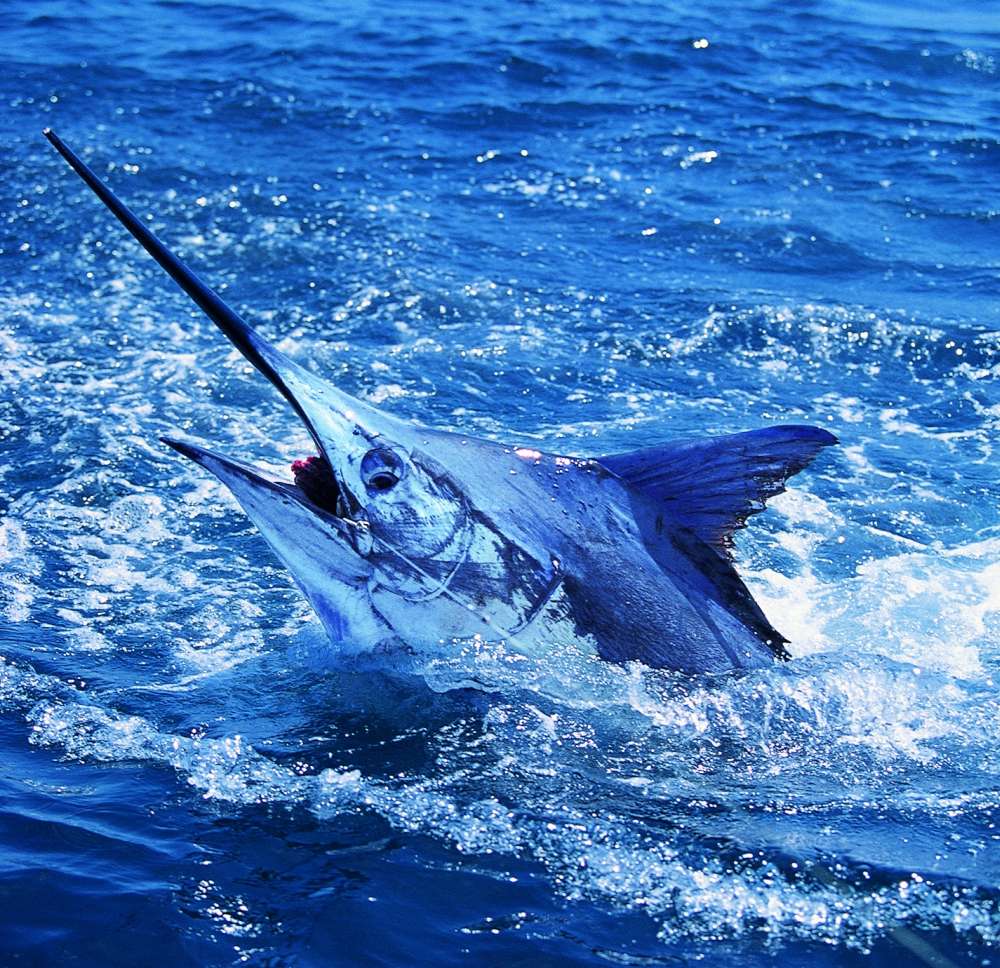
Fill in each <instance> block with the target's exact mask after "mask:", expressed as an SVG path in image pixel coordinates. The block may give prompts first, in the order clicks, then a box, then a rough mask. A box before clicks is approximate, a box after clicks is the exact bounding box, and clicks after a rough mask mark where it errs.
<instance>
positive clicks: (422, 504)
mask: <svg viewBox="0 0 1000 968" xmlns="http://www.w3.org/2000/svg"><path fill="white" fill-rule="evenodd" d="M45 135H46V137H47V138H48V139H49V141H50V142H51V143H52V144H53V145H54V146H55V148H56V149H57V150H58V151H59V153H60V154H61V155H62V156H63V157H64V158H65V159H66V161H67V162H68V163H69V164H70V166H71V167H72V168H73V169H74V170H75V171H76V172H77V174H78V175H80V177H81V178H82V179H83V180H84V181H85V182H86V183H87V185H88V186H89V187H90V188H91V189H92V190H93V191H94V193H95V194H96V195H97V196H98V197H99V198H100V199H101V201H103V202H104V203H105V205H106V206H107V207H108V208H109V209H110V210H111V211H112V212H113V213H114V215H115V216H116V217H117V218H118V220H119V221H120V222H121V223H122V224H123V225H124V226H125V227H126V228H127V229H128V230H129V232H131V234H132V235H133V236H134V237H135V238H136V239H137V240H138V241H139V242H140V244H141V245H142V246H143V247H144V248H145V249H146V250H147V251H148V252H149V253H150V254H151V255H152V256H153V257H154V258H155V259H156V261H157V262H158V263H159V264H160V265H161V266H162V267H163V268H164V269H165V270H166V271H167V273H168V274H169V275H170V276H171V277H172V278H173V279H174V281H175V282H176V283H177V284H178V285H179V286H180V287H181V288H182V289H183V290H184V291H185V292H186V293H187V294H188V295H189V296H190V297H191V298H192V299H193V300H194V302H195V303H197V304H198V305H199V306H200V307H201V309H202V310H203V311H204V312H205V313H206V315H208V316H209V317H210V318H211V319H212V320H213V321H214V322H215V323H216V325H217V326H218V327H219V329H221V330H222V332H223V333H225V335H226V336H227V337H228V338H229V339H230V340H231V341H232V343H233V344H234V345H235V346H236V348H237V349H239V350H240V352H241V353H242V354H243V355H244V356H245V357H246V358H247V359H248V360H249V361H250V362H251V363H252V364H253V365H254V366H255V367H256V368H257V369H258V370H259V371H260V372H261V373H262V374H263V375H264V376H265V377H267V379H268V380H269V381H270V382H271V383H272V384H273V385H274V386H275V388H276V389H277V390H278V391H279V392H280V393H281V394H282V396H284V397H285V399H286V400H287V401H288V402H289V403H290V404H291V406H292V408H293V409H294V410H295V412H296V413H297V414H298V416H299V418H300V419H301V420H302V422H303V424H304V425H305V427H306V429H307V430H308V431H309V433H310V435H311V437H312V439H313V441H314V443H315V445H316V448H317V450H318V452H319V453H318V455H317V456H314V457H311V458H308V459H307V460H302V461H296V462H295V464H293V466H292V471H293V481H291V482H282V481H275V480H273V479H272V478H271V477H270V476H269V475H268V474H267V473H265V472H263V471H260V470H258V469H257V468H255V467H253V466H252V465H250V464H248V463H246V462H245V461H242V460H237V459H234V458H231V457H227V456H224V455H221V454H218V453H215V452H214V451H210V450H207V449H205V448H203V447H201V446H199V445H196V444H194V443H190V442H184V441H179V440H175V439H171V438H164V442H165V443H167V444H168V445H169V446H171V447H173V448H174V449H175V450H177V451H178V452H179V453H181V454H183V455H184V456H185V457H188V458H190V459H191V460H193V461H195V462H196V463H197V464H199V465H201V466H202V467H204V468H205V469H206V470H208V471H210V472H211V473H212V474H214V475H215V476H216V477H217V478H219V480H220V481H222V483H224V484H225V485H226V486H227V487H228V488H229V489H230V491H231V492H232V493H233V495H234V496H235V497H236V499H237V500H238V501H239V503H240V504H241V505H242V507H243V509H244V510H245V511H246V513H247V515H248V516H249V517H250V518H251V519H252V520H253V521H254V523H255V524H256V525H257V527H258V529H259V530H260V531H261V533H262V534H263V536H264V537H265V538H266V539H267V541H268V543H269V544H270V545H271V547H272V549H273V550H274V551H275V553H276V554H277V555H278V557H279V558H280V559H281V560H282V562H283V563H284V564H285V565H286V567H288V569H289V570H290V571H291V573H292V575H293V576H294V577H295V579H296V581H297V583H298V584H299V586H300V587H301V589H302V590H303V592H304V593H305V594H306V596H307V598H308V599H309V601H310V603H311V604H312V605H313V607H314V609H315V611H316V612H317V613H318V614H319V616H320V618H321V619H322V621H323V624H324V625H325V626H326V629H327V631H328V632H329V633H330V635H331V637H333V638H334V639H336V640H338V641H348V640H349V641H350V642H351V644H352V645H354V646H362V647H364V646H371V645H374V644H378V643H380V642H382V641H385V640H388V639H391V638H393V637H394V632H393V629H392V627H391V626H390V625H389V624H388V622H387V620H386V619H385V618H383V616H382V614H381V613H380V611H379V609H378V608H377V607H376V604H375V602H376V601H377V600H379V599H381V601H382V604H383V606H384V610H385V611H386V612H388V613H391V614H392V615H393V617H394V619H395V620H396V621H402V622H407V620H408V619H414V620H415V619H417V618H418V616H417V615H415V614H414V609H412V608H407V607H406V606H407V605H409V606H417V605H419V604H420V603H422V602H428V601H431V600H433V599H437V598H441V599H443V602H442V603H441V604H444V606H445V608H444V612H445V613H447V615H448V616H449V617H450V620H446V621H444V622H442V621H440V620H439V621H436V622H432V623H430V624H429V625H427V626H426V627H427V629H429V630H430V631H429V633H428V635H427V636H425V635H423V634H417V635H416V638H417V639H418V640H419V639H421V638H425V637H427V638H428V639H433V640H434V641H435V642H437V641H438V640H439V638H440V636H441V635H442V634H455V635H459V634H468V633H470V632H474V631H478V630H480V629H481V628H483V627H489V626H490V624H491V621H492V620H491V618H490V616H489V614H488V610H487V608H486V606H487V605H488V602H487V601H486V600H485V598H484V595H483V594H480V595H476V596H470V595H467V594H460V593H459V592H458V591H457V590H456V589H454V588H450V587H448V583H447V579H448V578H449V577H452V572H453V571H454V570H455V567H456V564H457V562H458V561H459V558H457V557H456V556H461V555H467V554H468V553H469V551H470V547H471V543H472V541H471V538H472V531H473V530H474V525H473V522H472V518H471V512H470V508H469V503H468V500H467V497H466V495H465V493H464V492H463V489H462V487H461V486H460V485H459V484H458V483H457V481H456V479H455V478H454V476H453V475H452V474H450V473H449V472H448V471H446V470H445V469H444V467H443V466H442V464H441V463H440V461H439V459H436V458H435V457H434V456H432V455H431V453H429V452H428V451H427V450H426V449H422V447H424V448H426V445H428V444H430V442H431V438H433V439H434V442H435V443H436V444H437V445H438V447H439V449H440V447H441V446H443V447H444V448H445V449H446V450H447V449H448V448H449V443H450V446H451V447H452V448H459V449H460V446H461V445H460V444H459V443H458V442H457V441H456V442H448V441H447V438H449V437H450V435H447V434H440V433H437V432H434V431H429V430H421V428H419V427H416V426H414V425H413V424H410V423H407V422H405V421H401V420H398V419H396V418H394V417H392V416H391V415H389V414H386V413H384V412H383V411H381V410H379V409H378V408H376V407H373V406H371V405H370V404H368V403H366V402H364V401H362V400H358V399H357V398H355V397H353V396H351V395H349V394H347V393H345V392H343V391H342V390H340V389H339V388H337V387H335V386H333V385H331V384H329V383H327V382H326V381H324V380H321V379H320V378H319V377H317V376H316V375H315V374H313V373H312V372H311V371H309V370H308V369H306V368H305V367H303V366H302V365H301V364H299V363H297V362H296V361H294V360H292V359H291V358H290V357H288V356H287V355H285V354H284V353H282V352H281V351H280V350H278V349H277V348H275V347H274V346H272V345H271V344H270V343H268V342H267V341H266V340H265V339H264V338H263V337H262V336H260V334H258V333H257V332H256V331H255V330H254V329H252V328H251V327H250V326H249V325H248V324H247V323H246V321H245V320H244V319H243V318H242V317H241V316H240V315H239V314H237V313H236V312H235V311H234V310H233V309H232V308H231V307H230V306H228V305H227V304H226V303H225V302H224V301H223V300H222V299H221V297H220V296H219V295H218V293H216V292H215V291H214V290H212V289H211V288H210V287H209V286H208V285H206V284H205V283H204V282H203V281H202V280H201V279H200V278H199V277H198V276H197V275H196V274H195V273H194V272H193V271H192V270H191V269H190V268H189V267H188V266H187V265H185V263H184V262H183V261H182V260H181V259H179V258H178V257H177V256H176V255H175V254H174V253H173V252H171V251H170V250H169V249H168V248H167V247H166V246H165V245H164V244H163V242H161V241H160V239H158V238H157V237H156V236H155V235H154V234H153V233H152V232H151V231H150V230H149V229H148V228H147V227H146V226H145V225H144V224H143V222H142V221H141V220H140V219H139V218H138V217H137V216H136V215H135V213H133V212H132V211H131V210H130V209H129V208H128V207H127V206H126V205H125V204H124V203H123V202H122V201H121V200H120V199H119V198H118V197H117V196H116V195H115V194H114V193H113V192H112V191H111V189H110V188H108V186H107V185H105V184H104V182H102V181H101V180H100V179H99V178H97V176H96V175H95V174H94V172H93V171H92V170H91V169H90V168H89V167H88V166H87V164H86V163H85V162H84V161H82V159H80V158H79V157H78V156H77V155H76V154H75V153H74V152H73V151H72V150H71V149H70V148H69V147H68V146H67V145H66V144H65V143H64V142H63V141H62V140H61V139H60V138H59V137H58V136H57V135H56V134H55V133H54V132H52V131H51V130H47V131H46V132H45ZM463 443H464V442H463ZM484 446H487V447H488V445H484ZM496 537H497V538H498V540H499V538H500V536H499V535H497V536H496ZM504 541H506V539H503V541H500V543H501V544H503V543H504ZM480 544H482V542H480ZM487 544H489V542H487ZM488 553H490V554H491V555H494V556H495V554H496V553H497V548H495V547H493V548H490V549H488ZM523 557H524V556H523V555H521V556H518V555H517V554H515V553H514V552H513V551H512V550H510V549H507V560H508V561H509V562H511V563H512V564H513V563H514V562H517V563H518V564H521V563H523V562H522V559H523ZM462 560H464V559H462ZM494 572H495V574H494V575H493V578H494V579H496V580H499V583H500V584H501V585H502V586H503V590H509V588H510V587H511V586H516V585H518V584H524V583H525V582H526V581H527V583H528V584H529V585H530V584H534V582H533V581H532V580H531V578H530V577H527V578H526V577H525V576H520V577H510V578H509V580H507V576H505V575H504V574H502V573H503V572H504V568H503V566H502V565H500V566H498V567H497V568H495V569H494ZM494 583H496V582H494ZM486 584H489V583H488V582H487V583H486ZM483 590H484V589H483V587H482V583H480V591H483ZM401 603H403V607H400V605H401ZM416 611H417V612H419V611H421V610H420V609H419V608H416ZM438 611H440V608H439V609H438ZM501 611H502V610H501ZM456 619H460V621H456ZM409 624H412V623H409ZM413 640H414V634H413V630H411V634H409V635H408V636H407V641H411V642H412V641H413Z"/></svg>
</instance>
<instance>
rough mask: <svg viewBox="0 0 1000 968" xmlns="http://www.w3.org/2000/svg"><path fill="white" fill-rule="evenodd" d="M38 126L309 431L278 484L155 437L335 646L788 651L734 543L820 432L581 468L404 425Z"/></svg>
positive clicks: (700, 446)
mask: <svg viewBox="0 0 1000 968" xmlns="http://www.w3.org/2000/svg"><path fill="white" fill-rule="evenodd" d="M45 134H46V137H47V138H48V139H49V141H50V142H51V143H52V144H53V145H54V146H55V148H56V149H57V150H58V151H59V153H60V154H61V155H62V156H63V157H64V158H65V159H66V161H67V162H69V164H70V165H71V166H72V168H73V169H74V170H75V171H76V172H77V174H79V175H80V177H81V178H82V179H83V180H84V181H85V182H86V183H87V185H88V186H89V187H90V188H91V189H92V190H93V191H94V193H95V194H96V195H97V196H98V197H99V198H100V199H101V201H103V202H104V204H105V205H106V206H107V207H108V208H109V209H110V210H111V211H112V212H113V213H114V215H115V216H116V217H117V218H118V220H119V221H120V222H121V223H122V224H123V225H124V226H125V227H126V228H127V229H128V230H129V232H131V233H132V235H133V236H134V237H135V238H136V239H137V240H138V241H139V242H140V243H141V244H142V246H143V247H144V248H145V249H146V250H147V251H148V252H149V253H150V254H151V255H152V256H153V258H154V259H156V261H157V262H158V263H159V264H160V265H161V266H162V267H163V268H164V269H165V270H166V272H167V273H168V274H169V275H170V276H171V277H172V278H173V279H174V281H175V282H176V283H177V284H178V285H179V286H180V287H181V288H182V289H183V290H184V291H185V292H186V293H187V294H188V295H189V296H190V297H191V299H193V300H194V302H195V303H197V305H198V306H200V307H201V309H202V310H203V311H204V312H205V313H206V314H207V315H208V316H209V317H210V318H211V319H212V320H213V321H214V322H215V323H216V325H217V326H218V327H219V329H221V330H222V332H223V333H225V335H226V336H227V337H228V338H229V339H230V340H231V341H232V343H233V344H234V345H235V346H236V347H237V349H239V350H240V352H241V353H243V355H244V356H245V357H246V358H247V359H248V360H249V361H250V362H251V363H252V364H253V365H254V366H255V367H256V368H257V369H258V370H259V371H260V372H261V373H262V374H263V375H264V376H265V377H267V379H268V380H269V381H270V382H271V383H272V384H273V385H274V386H275V388H276V389H277V390H278V391H279V392H280V393H281V394H282V396H284V397H285V399H286V400H287V401H288V402H289V404H291V406H292V408H293V409H294V410H295V412H296V413H297V415H298V416H299V418H300V420H301V421H302V423H303V424H304V426H305V427H306V429H307V430H308V432H309V434H310V435H311V436H312V439H313V441H314V443H315V445H316V449H317V451H318V454H317V455H316V456H314V457H311V458H309V459H308V460H303V461H296V463H295V464H294V465H293V467H292V480H291V481H279V480H274V479H273V478H272V476H271V475H269V474H267V473H265V472H263V471H260V470H258V469H256V468H255V467H253V466H252V465H250V464H248V463H246V462H244V461H242V460H236V459H234V458H231V457H224V456H222V455H220V454H216V453H214V452H212V451H210V450H206V449H205V448H203V447H201V446H198V445H196V444H193V443H188V442H182V441H178V440H173V439H167V440H166V441H165V442H166V443H167V444H169V445H170V446H171V447H173V448H174V449H175V450H177V451H179V452H180V453H181V454H183V455H184V456H186V457H188V458H190V459H191V460H193V461H195V462H196V463H198V464H199V465H201V466H202V467H204V468H205V469H207V470H209V471H210V472H211V473H213V474H214V475H215V476H216V477H218V478H219V480H221V481H222V482H223V483H224V484H225V485H226V486H227V487H228V488H229V489H230V491H232V493H233V495H234V496H235V497H236V499H237V500H238V501H239V502H240V504H241V505H242V506H243V508H244V510H245V511H246V513H247V514H248V515H249V517H250V518H251V519H252V520H253V521H254V523H255V524H256V525H257V527H258V528H259V530H260V531H261V533H262V534H263V536H264V537H265V539H266V540H267V541H268V543H269V544H270V545H271V547H272V548H273V550H274V551H275V553H276V554H277V556H278V557H279V558H280V559H281V560H282V562H284V564H285V565H286V566H287V568H288V569H289V571H290V572H291V573H292V575H293V577H294V578H295V580H296V582H297V583H298V585H299V586H300V588H301V589H302V590H303V592H304V593H305V595H306V597H307V598H308V599H309V601H310V603H311V604H312V606H313V608H314V610H315V611H316V613H317V614H318V616H319V617H320V619H321V621H322V622H323V625H324V627H325V628H326V630H327V632H328V633H329V635H330V637H331V638H332V639H334V640H335V641H337V642H339V643H342V644H344V645H350V646H352V647H355V648H361V649H367V648H374V647H377V646H381V645H384V644H388V643H398V642H402V643H404V644H405V645H407V646H409V647H412V648H417V649H431V650H439V649H440V648H441V646H442V644H447V643H448V642H449V640H452V639H468V638H469V637H472V636H476V635H480V634H484V635H490V636H491V637H501V638H503V639H505V640H507V641H509V642H512V643H513V644H514V645H515V646H516V648H517V650H518V651H522V652H523V651H527V652H535V651H538V650H545V649H548V648H551V647H552V646H553V645H556V644H558V643H560V642H566V641H572V642H574V643H575V642H576V641H578V640H579V639H581V638H585V639H587V640H588V641H590V642H591V643H592V645H593V647H594V649H595V650H596V652H597V653H598V654H599V655H600V656H601V657H602V658H605V659H609V660H613V661H626V660H630V659H639V660H641V661H643V662H646V663H647V664H649V665H654V666H663V667H669V668H675V669H683V670H688V671H723V670H725V669H730V668H739V667H748V666H754V665H760V664H762V663H763V662H769V661H771V660H772V659H773V658H775V657H779V658H780V657H785V656H786V653H785V652H784V647H783V642H784V641H785V640H784V639H783V638H782V637H781V636H780V635H779V634H778V633H777V632H776V631H775V630H774V629H773V628H772V627H771V625H770V624H769V622H768V621H767V619H766V618H765V617H764V615H763V613H762V612H761V610H760V608H759V607H758V606H757V604H756V603H755V602H754V601H753V599H752V598H751V596H750V593H749V592H748V591H747V589H746V587H745V586H744V585H743V583H742V582H741V581H740V579H739V577H738V576H737V574H736V571H735V568H734V567H733V564H732V559H731V556H730V551H731V537H732V533H733V532H734V531H735V530H736V529H737V528H739V527H742V526H743V524H744V523H745V521H746V519H747V518H748V517H749V516H750V515H752V514H754V513H756V512H758V511H760V510H762V509H763V507H764V502H765V501H766V500H767V499H768V498H769V497H771V496H773V495H774V494H777V493H778V492H780V491H781V490H783V487H784V481H785V479H786V478H787V477H789V476H790V475H791V474H794V473H796V472H797V471H799V470H801V469H802V468H803V467H805V466H806V465H807V464H808V463H809V461H811V460H812V458H813V457H814V456H815V455H816V454H817V453H818V452H819V451H820V450H821V449H822V448H823V447H826V446H828V445H829V444H831V443H834V442H835V438H834V437H833V436H832V435H831V434H829V433H827V432H826V431H824V430H820V429H817V428H815V427H770V428H765V429H762V430H757V431H750V432H747V433H744V434H732V435H729V436H727V437H717V438H709V439H696V440H688V441H675V442H673V443H669V444H666V445H662V446H660V447H654V448H649V449H646V450H641V451H636V452H634V453H629V454H618V455H612V456H609V457H601V458H598V459H596V460H585V459H578V458H571V457H563V456H556V455H551V454H545V453H542V452H540V451H538V450H535V449H534V448H533V447H530V446H529V447H504V446H503V445H500V444H494V443H490V442H487V441H482V440H477V439H475V438H472V437H466V436H464V435H456V434H450V433H443V432H441V431H435V430H429V429H427V428H423V427H419V426H417V425H414V424H412V423H409V422H407V421H403V420H400V419H398V418H396V417H394V416H392V415H390V414H387V413H384V412H383V411H381V410H379V409H378V408H376V407H373V406H371V405H370V404H368V403H366V402H364V401H362V400H358V399H356V398H355V397H352V396H350V395H349V394H347V393H345V392H343V391H342V390H340V389H339V388H338V387H335V386H333V385H331V384H329V383H327V382H326V381H324V380H322V379H320V378H319V377H318V376H316V375H315V374H314V373H312V372H311V371H310V370H308V369H306V368H305V367H304V366H302V365H301V364H299V363H297V362H295V361H294V360H292V359H291V358H290V357H288V356H286V355H285V354H284V353H282V352H280V351H279V350H278V349H276V348H275V347H274V346H272V345H271V344H270V343H268V342H267V341H266V340H265V339H263V338H262V337H261V336H260V335H259V334H258V333H257V332H255V331H254V330H253V329H252V328H251V327H250V326H249V325H247V323H246V322H245V321H244V320H243V319H242V318H241V317H240V316H239V315H238V314H237V313H236V312H235V311H234V310H233V309H232V308H231V307H229V306H228V305H226V303H225V302H224V301H223V300H222V299H221V298H220V297H219V295H218V293H216V292H215V291H214V290H212V289H211V288H209V286H207V285H206V284H205V283H204V282H202V280H201V279H199V278H198V276H197V275H195V273H194V272H192V271H191V269H189V268H188V267H187V266H186V265H185V264H184V263H183V262H182V261H181V260H180V259H179V258H177V256H176V255H174V254H173V253H172V252H171V251H170V250H169V249H168V248H167V247H166V246H165V245H164V244H163V243H162V242H161V241H160V240H159V239H158V238H157V237H156V236H155V235H154V234H153V233H152V232H151V231H150V230H149V229H148V228H147V227H146V225H145V224H144V223H143V222H142V221H140V220H139V219H138V218H137V217H136V216H135V214H134V213H133V212H132V211H130V210H129V208H128V207H127V206H126V205H125V204H124V203H123V202H122V201H121V200H120V199H118V198H117V196H116V195H115V194H114V193H113V192H112V191H111V190H110V189H109V188H108V186H107V185H105V184H104V182H102V181H101V180H100V179H98V178H97V176H96V175H95V174H94V173H93V172H92V171H91V170H90V168H88V167H87V165H86V164H85V163H84V162H83V161H81V160H80V158H78V157H77V156H76V155H75V154H74V153H73V152H72V151H71V150H70V149H69V148H68V147H67V146H66V145H65V144H64V143H63V142H62V141H61V140H60V139H59V138H58V137H57V136H56V135H55V134H54V133H53V132H51V131H46V132H45Z"/></svg>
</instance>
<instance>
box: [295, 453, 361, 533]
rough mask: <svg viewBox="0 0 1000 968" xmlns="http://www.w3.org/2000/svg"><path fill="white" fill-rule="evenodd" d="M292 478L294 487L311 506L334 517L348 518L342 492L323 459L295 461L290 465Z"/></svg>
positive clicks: (307, 458)
mask: <svg viewBox="0 0 1000 968" xmlns="http://www.w3.org/2000/svg"><path fill="white" fill-rule="evenodd" d="M292 477H293V478H294V480H295V486H296V487H297V488H298V489H299V490H300V491H302V493H303V494H304V495H305V496H306V498H307V499H308V500H309V501H310V502H311V503H312V504H315V505H316V506H317V507H318V508H322V509H323V510H324V511H326V512H327V514H332V515H334V516H335V517H338V518H346V517H347V516H348V513H347V512H348V507H347V501H346V500H345V499H344V492H343V491H342V490H341V487H340V485H339V484H338V483H337V478H336V477H334V476H333V469H332V468H331V467H330V462H329V461H328V460H327V459H326V458H325V457H321V456H314V457H306V458H304V459H303V460H297V461H295V463H293V464H292Z"/></svg>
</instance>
